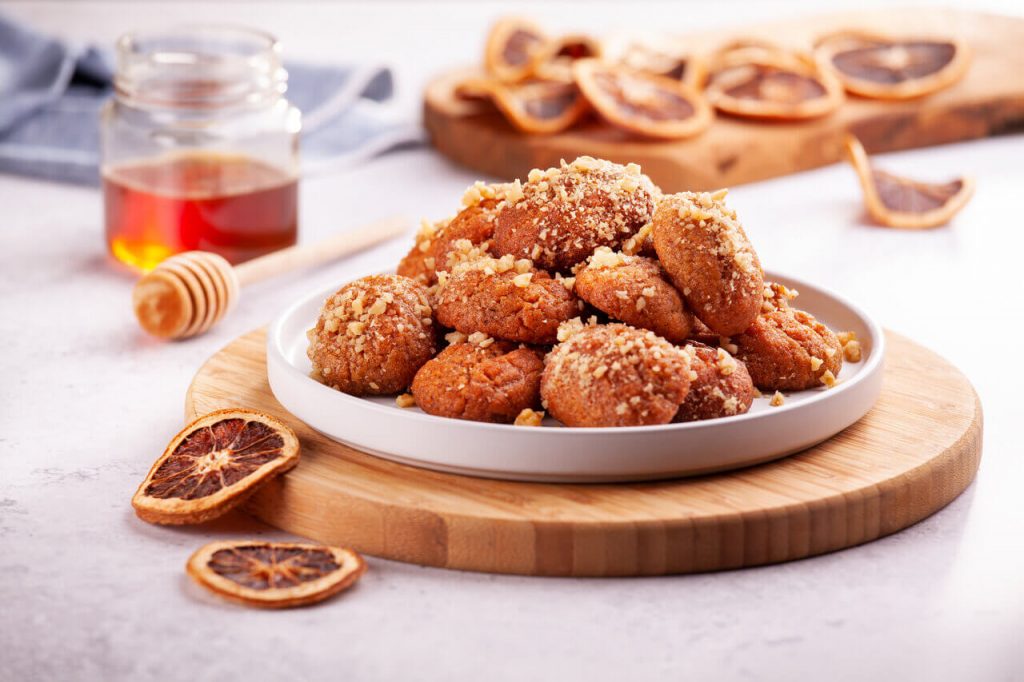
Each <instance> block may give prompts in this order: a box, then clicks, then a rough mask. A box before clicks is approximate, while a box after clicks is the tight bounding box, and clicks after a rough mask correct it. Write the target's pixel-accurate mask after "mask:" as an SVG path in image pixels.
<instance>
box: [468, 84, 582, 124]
mask: <svg viewBox="0 0 1024 682" xmlns="http://www.w3.org/2000/svg"><path fill="white" fill-rule="evenodd" d="M456 93H457V94H461V96H463V97H468V96H472V95H476V96H479V95H480V94H482V93H486V94H487V95H488V96H489V97H490V99H491V101H493V102H494V104H495V106H497V107H498V109H499V110H500V111H501V113H502V114H503V115H504V116H505V118H506V119H507V120H508V122H509V123H511V124H512V125H513V126H515V127H516V128H517V129H518V130H520V131H522V132H524V133H538V134H550V133H557V132H560V131H562V130H565V129H566V128H568V127H569V126H571V125H572V124H574V123H576V121H578V120H580V118H582V117H583V115H584V114H586V113H587V112H588V111H589V110H590V107H589V105H588V104H587V100H586V99H585V98H584V97H583V96H582V95H581V94H580V91H579V89H578V88H577V87H576V85H575V84H574V83H566V82H562V81H529V82H526V83H517V84H514V85H511V84H507V83H499V82H498V81H495V80H488V79H469V80H466V81H463V82H462V83H460V84H459V86H458V87H457V88H456Z"/></svg>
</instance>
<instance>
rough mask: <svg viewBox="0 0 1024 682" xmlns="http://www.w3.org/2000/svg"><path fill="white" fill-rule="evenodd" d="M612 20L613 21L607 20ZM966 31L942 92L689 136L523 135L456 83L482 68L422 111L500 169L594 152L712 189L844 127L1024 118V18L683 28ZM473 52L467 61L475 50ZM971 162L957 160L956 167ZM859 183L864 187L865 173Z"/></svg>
mask: <svg viewBox="0 0 1024 682" xmlns="http://www.w3.org/2000/svg"><path fill="white" fill-rule="evenodd" d="M676 25H678V26H684V25H685V17H683V16H682V14H681V13H678V12H676V13H671V14H669V15H667V16H665V17H659V18H652V31H653V32H654V33H655V34H658V33H659V32H665V31H670V30H671V27H672V26H676ZM609 28H610V29H611V28H613V27H609ZM849 29H859V30H864V31H869V32H870V31H875V32H881V33H883V34H888V33H892V32H908V33H911V34H914V35H935V36H957V37H959V38H961V39H963V40H964V41H965V42H966V43H967V44H968V45H969V46H970V50H971V52H972V61H971V65H970V68H969V69H968V72H967V74H966V76H965V77H964V78H963V79H962V80H961V81H959V82H958V83H956V84H955V85H953V86H952V87H949V88H946V89H945V90H942V91H940V92H936V93H934V94H932V95H928V96H926V97H921V98H918V99H913V100H907V101H902V102H898V101H878V100H869V99H863V98H859V97H848V98H847V100H846V102H845V103H844V104H843V105H842V106H841V107H840V108H839V110H838V111H836V112H834V113H833V114H831V115H829V116H825V117H823V118H819V119H814V120H811V121H803V122H798V123H778V122H777V123H766V122H756V121H750V120H742V119H736V118H729V117H727V116H719V117H718V118H717V119H716V120H715V122H714V123H713V124H712V125H711V127H710V128H709V129H708V130H707V131H705V132H704V133H702V134H701V135H698V136H696V137H693V138H690V139H686V140H675V141H667V142H665V141H655V140H644V139H640V138H637V137H635V136H631V135H629V134H626V133H623V132H620V131H618V130H616V129H615V128H613V127H611V126H608V125H605V124H603V123H600V122H599V121H597V120H589V121H587V122H585V123H582V124H580V125H578V126H576V127H574V128H572V129H570V130H567V131H565V132H562V133H557V134H554V135H524V134H522V133H519V132H518V131H516V130H515V129H514V128H513V127H512V126H511V125H510V124H509V123H508V122H506V121H505V119H504V118H503V117H502V116H501V114H499V113H498V112H497V110H496V109H495V108H494V107H493V106H491V105H490V104H488V103H485V102H475V101H467V100H464V99H459V98H458V97H456V96H455V94H454V88H455V86H456V85H457V84H458V83H459V82H460V81H462V80H464V79H465V78H466V77H467V76H468V75H477V74H476V70H475V69H461V70H458V71H453V72H451V73H447V74H443V75H441V76H440V77H438V78H437V79H435V80H434V81H433V82H432V83H430V85H429V86H428V87H427V90H426V93H425V96H424V108H423V120H424V124H425V126H426V128H427V131H428V132H429V133H430V139H431V143H432V144H433V145H434V147H435V148H437V150H438V151H440V152H441V153H442V154H444V155H445V156H447V157H449V158H451V159H452V160H454V161H456V162H458V163H460V164H462V165H464V166H467V167H468V168H471V169H473V170H476V171H480V172H482V173H486V174H488V175H491V176H493V177H496V178H500V179H501V180H503V181H504V180H510V179H512V178H522V179H525V178H526V176H527V174H528V173H529V172H530V170H531V169H532V168H549V167H552V166H557V165H558V162H559V160H560V159H565V160H567V161H570V160H572V159H574V158H576V157H577V156H580V155H583V154H587V155H590V156H595V157H598V158H602V159H608V160H610V161H616V162H618V163H630V162H634V163H638V164H640V166H641V167H642V168H643V170H644V172H645V173H646V174H647V175H649V176H650V177H651V179H652V180H654V182H656V183H657V184H658V185H660V186H661V188H662V189H664V190H665V191H666V192H680V191H683V190H711V189H716V188H719V187H732V186H735V185H739V184H742V183H745V182H753V181H755V180H763V179H766V178H772V177H777V176H780V175H788V174H790V173H796V172H798V171H802V170H808V169H811V168H818V167H820V166H825V165H828V164H831V163H835V162H837V161H841V160H843V159H844V158H845V152H844V151H843V139H844V137H845V135H846V134H847V133H848V132H852V133H853V134H854V135H856V136H857V137H858V138H859V139H860V141H861V142H862V143H863V144H864V147H865V148H866V149H867V150H868V152H871V153H878V152H886V151H894V150H899V149H910V148H914V147H926V146H930V145H937V144H945V143H948V142H954V141H958V140H968V139H973V138H978V137H984V136H986V135H994V134H998V133H1000V132H1004V131H1007V130H1013V129H1018V128H1020V127H1021V126H1022V125H1024V79H1021V78H1019V77H1014V75H1015V74H1019V73H1021V72H1022V71H1024V20H1022V19H1020V18H1016V17H1006V16H996V15H992V14H983V13H981V12H969V11H958V10H945V9H935V8H927V9H925V8H920V7H905V8H898V9H894V8H888V7H887V8H885V9H879V10H873V11H858V12H856V13H839V14H835V13H834V14H825V15H820V16H809V17H803V18H790V19H788V20H787V21H784V22H774V23H765V24H759V25H754V26H748V27H747V28H744V29H740V30H736V31H734V30H730V31H729V32H721V31H704V32H703V33H699V34H693V35H685V36H680V37H679V39H678V40H679V44H680V45H685V46H686V48H687V49H688V50H693V51H695V52H698V53H703V52H710V51H712V50H714V49H715V48H716V47H718V46H721V45H724V44H726V43H728V42H730V41H732V40H737V39H743V38H753V39H763V40H767V41H770V42H774V43H779V44H782V45H787V46H792V47H796V48H799V49H808V48H809V47H810V46H811V45H813V44H814V42H815V40H816V38H818V37H819V36H822V35H826V34H828V33H831V32H834V31H838V30H849ZM471 57H472V56H471V55H467V61H469V60H470V59H471ZM962 170H963V169H950V170H949V171H948V173H947V175H950V176H952V175H955V174H956V173H958V172H960V171H962ZM850 182H851V188H852V190H853V191H856V182H855V181H854V180H852V176H851V181H850Z"/></svg>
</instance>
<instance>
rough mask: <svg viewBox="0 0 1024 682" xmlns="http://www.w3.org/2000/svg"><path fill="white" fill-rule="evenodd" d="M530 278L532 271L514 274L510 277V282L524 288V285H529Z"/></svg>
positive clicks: (531, 277)
mask: <svg viewBox="0 0 1024 682" xmlns="http://www.w3.org/2000/svg"><path fill="white" fill-rule="evenodd" d="M532 279H533V273H532V272H524V273H523V274H521V275H516V276H515V277H513V278H512V283H513V284H515V285H516V286H517V287H520V288H526V287H528V286H530V280H532Z"/></svg>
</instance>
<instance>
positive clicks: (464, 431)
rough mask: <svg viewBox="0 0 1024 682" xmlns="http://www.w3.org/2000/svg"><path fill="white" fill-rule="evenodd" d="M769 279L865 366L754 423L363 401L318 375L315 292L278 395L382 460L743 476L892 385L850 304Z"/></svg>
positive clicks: (270, 346) (501, 473) (478, 471)
mask: <svg viewBox="0 0 1024 682" xmlns="http://www.w3.org/2000/svg"><path fill="white" fill-rule="evenodd" d="M766 276H767V279H770V280H772V281H776V282H781V283H783V284H785V285H786V286H788V287H790V288H795V289H798V290H799V291H800V296H799V298H797V300H796V302H795V305H797V306H798V307H799V308H801V309H802V310H807V311H808V312H810V313H811V314H813V315H814V316H815V317H817V318H818V319H819V320H821V321H822V322H824V323H825V324H827V325H828V326H829V327H831V328H832V329H834V330H837V331H838V330H842V331H854V332H856V333H857V338H858V339H860V340H861V346H862V352H863V359H862V360H861V362H859V363H856V364H852V363H844V364H843V370H842V372H841V373H840V375H839V379H840V383H839V384H838V385H837V386H836V387H835V388H832V389H828V390H826V389H824V388H821V389H814V390H809V391H800V392H795V393H790V394H788V395H787V397H786V402H785V404H784V405H782V406H780V407H771V406H770V405H769V404H768V396H765V397H764V398H762V399H755V400H754V404H753V406H752V407H751V409H750V411H749V412H748V413H747V414H743V415H738V416H735V417H726V418H722V419H712V420H708V421H700V422H690V423H685V424H664V425H660V426H632V427H618V428H605V429H598V428H581V429H570V428H565V427H561V426H560V425H559V424H558V423H557V422H555V421H554V420H547V421H546V422H545V426H544V427H542V428H530V427H521V426H508V425H504V424H485V423H481V422H471V421H462V420H458V419H445V418H441V417H434V416H431V415H428V414H426V413H424V412H422V411H421V410H419V409H418V408H405V409H403V408H400V407H398V406H397V405H396V404H395V400H394V398H393V397H390V398H357V397H354V396H350V395H346V394H344V393H340V392H338V391H335V390H333V389H330V388H328V387H326V386H324V385H322V384H320V383H318V382H316V381H314V380H313V379H311V378H310V377H309V372H310V369H311V367H310V363H309V359H308V358H307V357H306V346H307V340H306V330H308V329H309V328H310V327H312V326H313V325H314V324H315V322H316V319H317V316H318V315H319V312H320V306H321V305H322V303H323V301H324V300H325V299H326V298H327V296H329V295H330V294H332V293H333V291H334V289H331V290H329V291H316V292H313V293H311V294H310V295H308V296H306V297H305V298H303V299H302V300H300V301H298V302H297V303H295V304H294V305H293V306H292V307H290V308H289V309H288V310H286V311H285V312H284V314H282V315H281V316H280V317H278V318H277V319H276V320H275V321H274V322H273V323H272V324H271V325H270V329H269V332H268V334H267V374H268V378H269V380H270V387H271V389H272V390H273V391H274V395H275V396H276V397H277V399H278V400H279V401H280V402H281V404H282V405H284V407H285V408H286V409H288V410H289V411H290V412H291V413H292V414H294V415H295V416H296V417H298V418H299V419H301V420H302V421H304V422H306V423H307V424H309V425H310V426H311V427H312V428H314V429H316V430H317V431H319V432H320V433H322V434H324V435H325V436H327V437H329V438H332V439H334V440H336V441H338V442H341V443H345V444H346V445H351V446H352V447H354V448H358V449H360V450H363V451H365V452H369V453H372V454H374V455H377V456H379V457H384V458H387V459H391V460H395V461H397V462H402V463H403V464H410V465H413V466H419V467H425V468H428V469H436V470H439V471H449V472H455V473H460V474H469V475H472V476H484V477H488V478H504V479H513V480H523V481H562V482H590V481H635V480H645V479H658V478H672V477H677V476H687V475H693V474H701V473H707V472H710V471H720V470H725V469H735V468H738V467H743V466H748V465H751V464H757V463H759V462H765V461H768V460H772V459H777V458H779V457H784V456H786V455H789V454H792V453H794V452H798V451H800V450H803V449H805V448H808V447H810V446H812V445H814V444H815V443H819V442H821V441H823V440H825V439H827V438H829V437H831V436H833V435H835V434H836V433H838V432H840V431H842V430H843V429H845V428H846V427H847V426H849V425H851V424H853V423H854V422H856V421H857V420H858V419H860V418H861V417H863V416H864V415H865V414H866V413H867V411H868V410H869V409H871V406H872V405H874V403H875V400H876V399H877V398H878V394H879V392H880V391H881V388H882V358H883V355H884V353H885V337H884V335H883V333H882V330H881V328H880V327H879V326H878V324H877V323H875V322H874V321H873V320H872V319H871V318H870V317H868V316H867V315H866V314H865V313H863V312H862V311H861V310H860V309H859V308H857V307H856V306H854V305H853V304H852V303H850V302H848V301H846V300H845V299H843V298H842V297H841V296H838V295H837V294H834V293H832V292H829V291H826V290H824V289H821V288H819V287H815V286H813V285H811V284H807V283H805V282H801V281H798V280H795V279H792V278H790V277H784V276H781V275H778V274H775V273H767V275H766Z"/></svg>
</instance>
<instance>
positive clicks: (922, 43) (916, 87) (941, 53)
mask: <svg viewBox="0 0 1024 682" xmlns="http://www.w3.org/2000/svg"><path fill="white" fill-rule="evenodd" d="M816 54H817V55H818V57H819V58H820V59H821V60H822V62H823V63H826V64H829V65H830V66H831V67H832V68H833V69H834V70H835V72H836V74H837V75H838V77H839V79H840V80H841V81H842V83H843V86H844V87H845V88H846V90H847V91H849V92H851V93H854V94H856V95H860V96H862V97H871V98H875V99H910V98H914V97H922V96H924V95H928V94H931V93H933V92H937V91H938V90H941V89H943V88H946V87H949V86H950V85H952V84H953V83H955V82H956V81H958V80H960V78H962V77H963V76H964V74H965V73H966V72H967V68H968V67H969V66H970V61H971V58H970V49H969V48H968V47H967V44H966V43H964V42H963V41H961V40H958V39H955V38H941V39H937V38H921V37H903V38H896V37H888V36H882V35H878V34H872V33H863V32H853V31H846V32H842V33H837V34H832V35H830V36H826V37H825V38H823V39H821V40H820V41H819V42H818V47H817V49H816Z"/></svg>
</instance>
